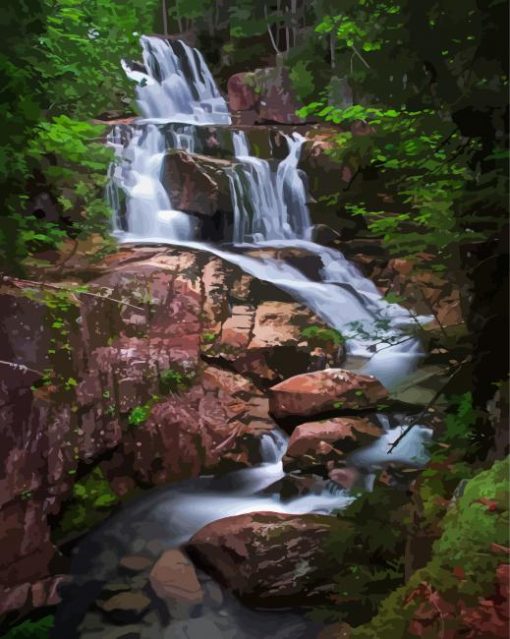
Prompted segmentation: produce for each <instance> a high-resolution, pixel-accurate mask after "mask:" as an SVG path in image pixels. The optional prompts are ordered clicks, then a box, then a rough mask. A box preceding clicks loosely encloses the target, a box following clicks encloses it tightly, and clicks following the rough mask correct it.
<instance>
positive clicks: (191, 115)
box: [122, 36, 230, 124]
mask: <svg viewBox="0 0 510 639" xmlns="http://www.w3.org/2000/svg"><path fill="white" fill-rule="evenodd" d="M140 44H141V45H142V51H143V62H144V68H145V71H139V70H136V69H135V68H133V65H132V64H130V63H129V62H127V61H126V60H123V61H122V67H123V69H124V71H125V73H126V75H127V76H128V78H130V79H131V80H133V81H134V82H136V83H137V85H138V86H137V90H136V93H137V101H138V106H139V108H140V111H141V112H142V114H143V115H144V117H145V118H147V119H151V120H158V119H159V120H163V121H172V122H185V123H192V124H230V113H229V111H228V107H227V104H226V102H225V100H224V98H223V97H222V96H221V94H220V92H219V91H218V87H217V86H216V83H215V82H214V78H213V77H212V75H211V72H210V71H209V68H208V66H207V64H206V62H205V60H204V58H203V57H202V54H201V53H200V52H199V51H198V50H197V49H194V48H192V47H190V46H188V45H187V44H185V43H184V42H182V41H180V40H177V41H169V40H164V39H162V38H154V37H148V36H142V37H141V39H140Z"/></svg>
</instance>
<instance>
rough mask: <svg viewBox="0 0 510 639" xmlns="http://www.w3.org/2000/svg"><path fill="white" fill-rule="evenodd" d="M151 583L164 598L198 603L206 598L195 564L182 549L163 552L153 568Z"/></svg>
mask: <svg viewBox="0 0 510 639" xmlns="http://www.w3.org/2000/svg"><path fill="white" fill-rule="evenodd" d="M150 584H151V586H152V589H153V590H154V592H155V593H156V594H157V595H158V597H160V598H161V599H164V600H167V599H170V600H173V601H177V602H182V603H186V604H198V603H201V602H202V600H203V598H204V593H203V591H202V587H201V586H200V583H199V581H198V578H197V575H196V572H195V569H194V567H193V564H192V563H191V561H190V560H189V559H188V557H186V555H185V554H184V553H182V552H181V551H180V550H167V551H166V552H165V553H163V555H162V556H161V557H160V558H159V559H158V561H157V562H156V564H155V565H154V567H153V569H152V570H151V573H150Z"/></svg>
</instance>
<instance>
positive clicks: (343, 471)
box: [328, 466, 361, 490]
mask: <svg viewBox="0 0 510 639" xmlns="http://www.w3.org/2000/svg"><path fill="white" fill-rule="evenodd" d="M328 477H329V479H331V481H334V482H335V484H338V485H339V486H341V487H342V488H345V490H352V489H353V488H354V487H355V486H356V485H357V484H358V482H359V481H360V479H361V474H360V472H359V470H358V469H357V468H354V467H353V466H345V467H343V468H332V469H331V470H330V471H329V472H328Z"/></svg>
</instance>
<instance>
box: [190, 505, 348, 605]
mask: <svg viewBox="0 0 510 639" xmlns="http://www.w3.org/2000/svg"><path fill="white" fill-rule="evenodd" d="M349 528H350V524H348V523H346V522H341V521H339V520H337V519H335V518H333V517H327V516H322V515H305V516H301V517H300V516H295V515H281V514H275V513H256V514H250V515H240V516H237V517H227V518H225V519H221V520H218V521H215V522H213V523H211V524H209V525H207V526H205V527H204V528H202V530H200V531H199V532H198V533H196V534H195V535H194V536H193V538H192V539H191V541H190V542H189V543H188V545H187V549H188V551H189V552H190V554H191V556H192V557H193V559H194V561H196V562H197V563H198V564H199V565H200V566H202V567H203V568H204V569H206V570H207V571H209V572H210V573H211V574H212V575H213V576H214V577H215V578H217V579H218V580H219V581H220V583H222V584H223V585H224V586H226V587H227V588H228V589H229V590H231V591H232V592H233V593H234V594H236V595H237V596H238V597H239V598H240V599H241V600H242V601H243V602H244V603H246V604H249V605H253V606H261V607H281V606H285V605H292V606H301V605H310V604H313V603H317V602H321V603H324V602H325V601H327V597H328V594H329V593H332V592H333V591H334V579H335V573H336V571H337V570H338V566H335V564H334V562H331V560H330V559H328V558H327V557H326V553H325V550H324V548H323V546H322V542H324V541H325V540H326V539H327V537H328V536H329V535H330V534H331V532H332V531H333V530H336V529H342V530H343V529H345V530H347V529H349Z"/></svg>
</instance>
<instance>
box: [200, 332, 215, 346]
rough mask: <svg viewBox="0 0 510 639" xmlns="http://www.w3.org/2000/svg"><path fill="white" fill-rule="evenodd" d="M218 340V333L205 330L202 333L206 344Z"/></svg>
mask: <svg viewBox="0 0 510 639" xmlns="http://www.w3.org/2000/svg"><path fill="white" fill-rule="evenodd" d="M215 340H216V333H212V332H207V331H206V332H204V333H202V342H203V343H204V344H212V343H213V342H214V341H215Z"/></svg>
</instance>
